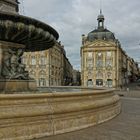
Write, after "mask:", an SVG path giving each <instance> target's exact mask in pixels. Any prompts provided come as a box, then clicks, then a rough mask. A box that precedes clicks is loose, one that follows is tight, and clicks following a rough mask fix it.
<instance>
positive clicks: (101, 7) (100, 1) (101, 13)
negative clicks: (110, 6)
mask: <svg viewBox="0 0 140 140" xmlns="http://www.w3.org/2000/svg"><path fill="white" fill-rule="evenodd" d="M101 14H102V0H100V15H101Z"/></svg>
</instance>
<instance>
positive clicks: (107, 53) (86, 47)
mask: <svg viewBox="0 0 140 140" xmlns="http://www.w3.org/2000/svg"><path fill="white" fill-rule="evenodd" d="M97 20H98V28H97V29H95V30H93V31H92V32H90V33H89V34H88V35H87V36H85V35H82V47H81V79H82V85H83V86H98V87H122V86H124V85H127V84H128V83H129V82H130V78H129V77H130V76H132V75H137V72H138V65H137V64H136V63H135V62H134V61H133V59H132V58H130V57H129V56H128V55H127V54H126V53H125V51H124V50H123V49H122V48H121V44H120V42H119V41H118V40H117V39H116V38H115V36H114V34H113V33H112V32H110V31H109V30H107V29H106V28H105V27H104V16H103V15H102V14H100V15H99V16H98V18H97ZM130 67H132V69H131V70H130ZM130 71H131V72H130ZM128 73H129V75H128Z"/></svg>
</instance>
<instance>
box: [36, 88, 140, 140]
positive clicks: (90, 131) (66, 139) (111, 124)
mask: <svg viewBox="0 0 140 140" xmlns="http://www.w3.org/2000/svg"><path fill="white" fill-rule="evenodd" d="M119 93H123V94H124V93H125V94H124V96H122V97H121V101H122V112H121V114H120V115H119V116H117V117H116V118H114V119H112V120H110V121H108V122H105V123H103V124H100V125H98V126H93V127H90V128H87V129H83V130H80V131H75V132H70V133H66V134H61V135H56V136H51V137H44V138H40V139H34V140H140V90H135V91H133V90H131V91H129V92H127V91H122V92H120V91H119ZM132 93H134V94H132ZM129 95H131V96H129Z"/></svg>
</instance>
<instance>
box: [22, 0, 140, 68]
mask: <svg viewBox="0 0 140 140" xmlns="http://www.w3.org/2000/svg"><path fill="white" fill-rule="evenodd" d="M99 5H100V4H99V0H25V1H24V7H25V13H26V15H28V16H32V17H34V18H37V19H39V20H42V21H44V22H46V23H48V24H50V25H51V26H52V27H54V28H55V29H56V30H57V31H58V32H59V34H60V40H61V42H62V44H64V46H65V49H66V51H67V56H68V58H69V59H70V61H71V63H72V64H73V65H74V67H79V68H80V65H79V64H80V47H81V34H88V33H89V32H90V31H92V30H94V29H95V27H97V20H96V19H97V15H98V14H99V8H100V6H99ZM139 5H140V1H138V0H133V1H131V0H123V1H122V0H117V1H116V0H108V1H105V0H104V1H102V7H103V8H102V9H103V14H104V16H105V26H106V27H107V28H108V29H109V30H110V31H112V32H114V33H115V36H116V38H118V39H119V40H120V42H121V44H122V47H123V48H124V49H125V51H126V52H127V53H128V54H129V55H130V56H133V57H134V59H136V58H137V57H139V56H140V55H139V54H140V49H139V48H136V47H137V46H138V44H139V43H140V32H139V29H140V24H139V23H140V16H139V13H140V8H139Z"/></svg>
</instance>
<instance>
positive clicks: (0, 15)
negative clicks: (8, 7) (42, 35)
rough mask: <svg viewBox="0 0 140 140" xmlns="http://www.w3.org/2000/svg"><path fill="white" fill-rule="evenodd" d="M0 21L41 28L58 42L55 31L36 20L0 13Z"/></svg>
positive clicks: (57, 35)
mask: <svg viewBox="0 0 140 140" xmlns="http://www.w3.org/2000/svg"><path fill="white" fill-rule="evenodd" d="M0 20H11V21H13V22H15V23H17V22H22V23H24V24H26V25H34V26H35V27H38V28H42V29H44V30H46V31H49V32H50V33H51V34H53V36H54V37H55V38H56V40H58V38H59V34H58V32H57V31H56V30H55V29H53V27H51V26H50V25H48V24H47V23H44V22H42V21H40V20H37V19H35V18H31V17H28V16H24V15H19V14H13V13H9V12H1V11H0Z"/></svg>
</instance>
